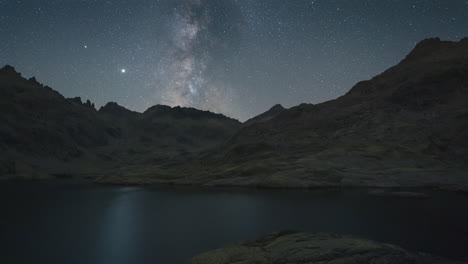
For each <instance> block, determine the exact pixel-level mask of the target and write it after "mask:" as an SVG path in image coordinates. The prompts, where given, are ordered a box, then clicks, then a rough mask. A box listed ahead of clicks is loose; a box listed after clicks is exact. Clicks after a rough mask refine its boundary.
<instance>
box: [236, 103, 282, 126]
mask: <svg viewBox="0 0 468 264" xmlns="http://www.w3.org/2000/svg"><path fill="white" fill-rule="evenodd" d="M284 110H286V108H284V107H283V106H282V105H280V104H275V105H274V106H272V107H271V108H270V109H269V110H268V111H266V112H264V113H262V114H260V115H258V116H255V117H252V118H251V119H249V120H247V121H245V122H244V124H245V125H250V124H253V123H258V122H266V121H268V120H271V119H273V118H275V117H276V116H277V115H279V114H280V113H281V112H283V111H284Z"/></svg>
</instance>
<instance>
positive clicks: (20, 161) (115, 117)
mask: <svg viewBox="0 0 468 264" xmlns="http://www.w3.org/2000/svg"><path fill="white" fill-rule="evenodd" d="M0 112H1V114H0V122H1V124H2V125H1V126H0V149H1V150H2V153H1V154H0V175H1V176H0V177H2V178H5V177H6V178H10V177H26V178H31V177H32V178H42V177H48V176H49V175H58V176H72V175H80V174H83V175H89V176H98V175H100V174H101V173H102V172H103V171H107V170H109V169H112V168H116V167H119V168H120V167H122V166H125V165H144V164H147V163H152V164H153V163H159V162H160V161H161V160H162V161H164V162H166V161H168V160H170V159H171V157H172V156H174V155H179V154H184V153H189V152H192V151H196V150H197V151H198V150H202V149H205V148H208V147H211V146H213V145H216V144H219V143H220V142H222V141H223V140H226V139H227V138H229V136H231V135H232V134H233V133H234V132H235V131H236V130H237V128H238V127H240V123H239V122H238V121H237V120H234V119H231V118H227V117H225V116H223V115H220V114H214V113H210V112H207V111H200V110H196V109H191V108H180V107H175V108H171V107H167V106H154V107H151V108H150V109H148V110H147V111H145V112H144V113H137V112H132V111H130V110H127V109H125V108H124V107H122V106H119V105H118V104H116V103H108V104H107V105H105V106H103V107H101V109H99V111H97V110H96V109H95V107H94V105H93V104H92V103H91V102H90V101H87V102H85V103H83V102H82V101H81V99H80V98H71V99H67V98H65V97H63V96H62V95H61V94H59V93H58V92H56V91H54V90H52V89H51V88H50V87H47V86H44V85H42V84H40V83H39V82H37V81H36V79H35V78H31V79H25V78H23V77H22V76H21V74H20V73H18V72H16V71H15V69H14V68H13V67H11V66H5V67H3V68H2V69H0Z"/></svg>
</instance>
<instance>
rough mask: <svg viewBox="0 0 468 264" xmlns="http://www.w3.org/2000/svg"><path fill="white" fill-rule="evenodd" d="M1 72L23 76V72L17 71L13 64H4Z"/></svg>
mask: <svg viewBox="0 0 468 264" xmlns="http://www.w3.org/2000/svg"><path fill="white" fill-rule="evenodd" d="M0 74H8V75H17V76H21V73H19V72H17V71H16V69H15V68H14V67H13V66H11V65H8V64H7V65H5V66H3V68H1V69H0Z"/></svg>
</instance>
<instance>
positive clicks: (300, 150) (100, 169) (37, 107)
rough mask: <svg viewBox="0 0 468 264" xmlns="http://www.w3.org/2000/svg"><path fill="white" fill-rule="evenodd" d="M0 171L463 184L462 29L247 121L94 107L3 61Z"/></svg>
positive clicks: (467, 163)
mask: <svg viewBox="0 0 468 264" xmlns="http://www.w3.org/2000/svg"><path fill="white" fill-rule="evenodd" d="M0 122H1V125H0V150H1V154H0V177H1V178H5V179H7V178H8V179H10V178H35V179H40V178H49V177H88V178H92V179H94V180H95V181H96V182H100V183H114V184H174V185H203V186H245V187H265V188H323V187H391V188H412V187H425V188H441V189H450V190H465V191H466V190H468V140H467V139H468V38H465V39H462V40H461V41H459V42H449V41H441V40H440V39H438V38H435V39H426V40H423V41H421V42H420V43H418V44H417V45H416V47H415V48H414V50H413V51H411V53H410V54H409V55H408V56H406V58H404V59H403V60H402V61H401V62H400V63H398V64H397V65H396V66H394V67H391V68H390V69H388V70H386V71H385V72H383V73H381V74H379V75H378V76H376V77H374V78H372V79H371V80H367V81H362V82H359V83H357V84H356V85H355V86H354V87H352V88H351V89H350V91H349V92H348V93H346V94H345V95H343V96H341V97H339V98H337V99H335V100H331V101H327V102H324V103H320V104H301V105H298V106H295V107H292V108H289V109H285V108H284V107H282V106H281V105H275V106H273V107H272V108H271V109H270V110H268V111H267V112H265V113H263V114H260V115H258V116H256V117H254V118H252V119H250V120H248V121H246V122H244V123H241V122H239V121H237V120H234V119H231V118H229V117H226V116H224V115H221V114H214V113H211V112H208V111H200V110H196V109H193V108H182V107H174V108H171V107H168V106H162V105H157V106H153V107H151V108H149V109H148V110H146V111H145V112H143V113H138V112H133V111H130V110H128V109H125V108H124V107H122V106H119V105H118V104H117V103H108V104H107V105H105V106H103V107H101V108H100V109H99V110H97V109H95V106H94V105H93V104H92V103H91V102H90V101H86V102H82V100H81V99H80V98H68V99H67V98H65V97H63V96H62V95H60V94H59V93H58V92H56V91H54V90H53V89H51V88H50V87H47V86H44V85H42V84H40V83H39V82H38V81H37V80H36V79H35V78H31V79H25V78H23V77H22V76H21V74H20V73H18V72H16V70H15V69H14V68H13V67H11V66H5V67H3V68H2V69H0Z"/></svg>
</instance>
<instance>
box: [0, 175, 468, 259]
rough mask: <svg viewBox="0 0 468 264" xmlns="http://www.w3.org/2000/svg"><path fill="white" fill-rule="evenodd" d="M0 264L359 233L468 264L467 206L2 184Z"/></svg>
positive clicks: (448, 200) (460, 201)
mask: <svg viewBox="0 0 468 264" xmlns="http://www.w3.org/2000/svg"><path fill="white" fill-rule="evenodd" d="M0 206H1V209H2V213H1V215H2V217H0V263H77V264H78V263H80V264H81V263H87V264H94V263H96V264H98V263H99V264H101V263H116V264H124V263H143V264H145V263H184V261H185V260H187V259H188V258H189V257H190V256H193V255H195V254H197V253H200V252H203V251H206V250H209V249H212V248H217V247H220V246H224V245H227V244H231V243H233V242H235V241H240V240H246V239H254V238H257V237H259V236H262V235H264V234H267V233H270V232H274V231H278V230H284V229H296V230H304V231H308V232H332V233H341V234H352V235H356V236H359V237H364V238H370V239H375V240H379V241H382V242H389V243H395V244H398V245H401V246H404V247H407V248H409V249H413V250H420V251H426V252H432V253H436V254H439V255H444V256H448V257H452V258H457V259H462V260H468V252H467V251H466V245H468V227H467V225H466V223H467V222H468V197H467V196H463V195H459V194H453V193H432V197H431V198H430V199H423V200H411V199H401V198H389V197H386V198H382V197H380V198H377V197H370V196H367V195H365V194H363V193H361V192H359V191H347V192H339V191H315V192H305V191H255V190H251V191H220V190H216V191H213V190H210V191H209V190H193V189H185V190H180V189H177V190H174V189H173V190H152V189H145V188H137V187H108V186H95V185H89V184H83V183H76V182H70V181H66V182H16V183H2V184H0Z"/></svg>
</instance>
